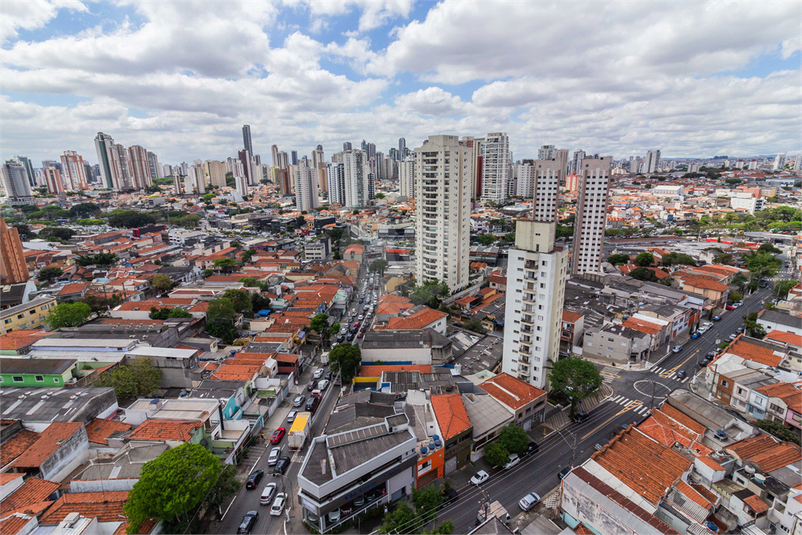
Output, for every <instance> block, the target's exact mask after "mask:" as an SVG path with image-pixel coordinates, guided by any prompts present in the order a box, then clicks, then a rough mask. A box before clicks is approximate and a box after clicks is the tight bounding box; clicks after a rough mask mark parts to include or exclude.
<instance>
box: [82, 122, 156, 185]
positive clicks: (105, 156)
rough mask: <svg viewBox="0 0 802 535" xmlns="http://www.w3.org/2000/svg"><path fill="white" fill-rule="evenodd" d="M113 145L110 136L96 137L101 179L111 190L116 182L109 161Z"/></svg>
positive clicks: (98, 134)
mask: <svg viewBox="0 0 802 535" xmlns="http://www.w3.org/2000/svg"><path fill="white" fill-rule="evenodd" d="M112 145H114V139H112V137H111V136H110V135H108V134H104V133H103V132H98V133H97V136H95V150H96V151H97V161H98V167H100V178H101V181H102V182H103V186H104V187H106V188H109V189H115V185H114V184H115V180H114V177H113V176H112V170H111V161H110V159H109V154H111V146H112ZM165 176H169V175H165Z"/></svg>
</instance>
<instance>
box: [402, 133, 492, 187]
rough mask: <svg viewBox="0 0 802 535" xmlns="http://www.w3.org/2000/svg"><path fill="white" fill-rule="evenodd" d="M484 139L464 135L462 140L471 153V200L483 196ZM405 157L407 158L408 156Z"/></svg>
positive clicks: (469, 163) (469, 173)
mask: <svg viewBox="0 0 802 535" xmlns="http://www.w3.org/2000/svg"><path fill="white" fill-rule="evenodd" d="M483 141H484V139H483V138H476V137H471V136H464V137H463V138H462V139H461V140H460V143H461V144H462V146H463V147H465V148H467V149H468V152H469V153H470V158H469V161H468V165H469V166H470V167H469V168H468V178H469V179H470V181H471V186H470V189H471V200H476V199H478V198H479V197H481V196H482V164H483V162H484V160H483V158H482V155H481V149H482V142H483ZM403 159H406V157H404V158H403Z"/></svg>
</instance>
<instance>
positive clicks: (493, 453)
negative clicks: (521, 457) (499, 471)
mask: <svg viewBox="0 0 802 535" xmlns="http://www.w3.org/2000/svg"><path fill="white" fill-rule="evenodd" d="M485 459H486V460H487V462H489V463H490V465H491V466H504V465H505V464H507V462H508V461H509V460H510V452H509V450H508V449H507V448H505V447H504V444H502V443H501V442H499V441H498V440H496V441H494V442H492V443H490V445H488V446H485Z"/></svg>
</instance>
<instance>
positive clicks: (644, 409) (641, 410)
mask: <svg viewBox="0 0 802 535" xmlns="http://www.w3.org/2000/svg"><path fill="white" fill-rule="evenodd" d="M607 401H610V402H612V403H617V404H619V405H621V406H622V407H626V406H628V405H631V406H632V412H634V413H635V414H640V415H641V416H646V415H647V414H649V406H648V405H643V402H642V401H641V400H639V399H630V398H628V397H625V396H614V397H611V398H609V399H608V400H607ZM636 403H640V405H636ZM635 407H637V408H635Z"/></svg>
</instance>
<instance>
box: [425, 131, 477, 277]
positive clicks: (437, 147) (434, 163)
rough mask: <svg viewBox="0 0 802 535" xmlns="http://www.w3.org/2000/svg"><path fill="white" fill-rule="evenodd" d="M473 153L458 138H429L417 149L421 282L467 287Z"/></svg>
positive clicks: (440, 136) (441, 136)
mask: <svg viewBox="0 0 802 535" xmlns="http://www.w3.org/2000/svg"><path fill="white" fill-rule="evenodd" d="M471 158H472V153H471V151H470V150H469V148H468V147H466V146H465V145H464V144H463V143H461V142H460V140H459V138H458V137H457V136H443V135H439V136H429V139H428V140H427V141H425V142H424V143H423V146H421V147H419V148H417V149H415V215H416V229H415V245H416V246H415V257H416V262H417V265H416V268H417V276H416V277H417V283H418V284H422V283H424V282H426V281H433V280H439V281H441V282H446V283H447V284H448V287H449V288H450V289H451V291H452V292H453V291H455V290H459V289H461V288H464V287H465V286H467V285H468V283H469V264H470V258H469V254H470V243H469V241H470V228H471V225H470V217H471V192H470V186H471V180H470V175H469V172H470V169H471Z"/></svg>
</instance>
